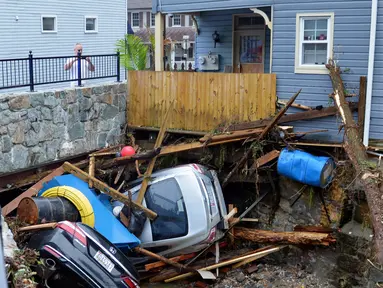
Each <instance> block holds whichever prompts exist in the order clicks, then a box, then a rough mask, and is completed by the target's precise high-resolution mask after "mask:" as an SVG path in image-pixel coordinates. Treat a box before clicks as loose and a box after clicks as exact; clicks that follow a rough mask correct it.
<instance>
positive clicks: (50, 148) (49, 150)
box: [44, 139, 60, 161]
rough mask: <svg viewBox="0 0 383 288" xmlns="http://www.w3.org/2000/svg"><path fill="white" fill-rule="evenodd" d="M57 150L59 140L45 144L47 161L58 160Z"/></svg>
mask: <svg viewBox="0 0 383 288" xmlns="http://www.w3.org/2000/svg"><path fill="white" fill-rule="evenodd" d="M59 149H60V140H59V139H55V140H52V141H47V142H45V143H44V150H45V154H46V158H47V161H52V160H56V159H57V158H58V154H59Z"/></svg>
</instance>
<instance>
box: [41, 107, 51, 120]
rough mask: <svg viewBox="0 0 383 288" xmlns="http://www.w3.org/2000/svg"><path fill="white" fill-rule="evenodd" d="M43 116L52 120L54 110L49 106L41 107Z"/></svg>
mask: <svg viewBox="0 0 383 288" xmlns="http://www.w3.org/2000/svg"><path fill="white" fill-rule="evenodd" d="M41 116H42V118H43V119H44V120H52V119H53V118H52V111H51V109H49V108H48V107H41Z"/></svg>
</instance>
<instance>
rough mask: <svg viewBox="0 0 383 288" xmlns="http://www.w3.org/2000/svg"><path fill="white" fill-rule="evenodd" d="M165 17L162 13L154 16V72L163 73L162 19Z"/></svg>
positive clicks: (163, 28) (163, 26) (163, 29)
mask: <svg viewBox="0 0 383 288" xmlns="http://www.w3.org/2000/svg"><path fill="white" fill-rule="evenodd" d="M164 17H165V16H164V15H163V14H162V13H157V14H156V27H155V41H156V47H155V48H156V49H155V53H154V55H155V66H156V71H164V56H165V55H164V31H165V25H164V22H165V21H164V19H165V18H164Z"/></svg>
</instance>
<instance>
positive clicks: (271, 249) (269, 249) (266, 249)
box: [232, 245, 287, 269]
mask: <svg viewBox="0 0 383 288" xmlns="http://www.w3.org/2000/svg"><path fill="white" fill-rule="evenodd" d="M285 247H287V245H282V246H276V247H275V246H268V247H264V248H261V249H259V250H260V251H259V252H265V253H266V255H268V254H271V253H274V252H277V251H279V250H281V249H283V248H285ZM266 255H265V254H264V253H262V254H260V255H256V256H254V257H252V258H249V259H246V260H243V261H241V262H238V263H237V264H234V265H233V267H232V268H233V269H237V268H239V267H241V266H243V265H246V264H249V263H251V262H254V261H255V260H257V259H260V258H262V257H264V256H266Z"/></svg>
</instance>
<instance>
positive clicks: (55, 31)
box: [41, 15, 57, 33]
mask: <svg viewBox="0 0 383 288" xmlns="http://www.w3.org/2000/svg"><path fill="white" fill-rule="evenodd" d="M44 18H54V19H55V22H54V23H55V29H54V30H53V31H50V30H49V31H47V30H44V25H43V19H44ZM41 33H57V15H41Z"/></svg>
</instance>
